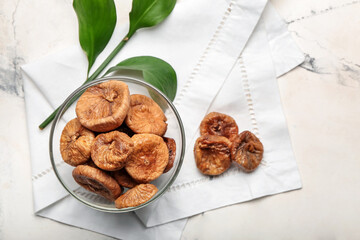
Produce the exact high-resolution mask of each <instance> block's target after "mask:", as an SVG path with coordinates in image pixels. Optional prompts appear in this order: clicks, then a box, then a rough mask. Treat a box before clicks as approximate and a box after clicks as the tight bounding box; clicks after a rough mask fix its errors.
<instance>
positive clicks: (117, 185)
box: [60, 80, 176, 208]
mask: <svg viewBox="0 0 360 240" xmlns="http://www.w3.org/2000/svg"><path fill="white" fill-rule="evenodd" d="M75 111H76V116H77V118H75V119H73V120H71V121H69V122H68V123H67V124H66V126H65V128H64V129H63V131H62V134H61V139H60V151H61V155H62V158H63V160H64V161H65V162H66V163H68V164H70V165H72V166H74V167H75V168H74V170H73V172H72V175H73V177H74V179H75V181H76V182H77V183H78V184H79V185H80V186H82V187H83V188H85V189H87V190H89V191H91V192H94V193H97V194H99V195H101V196H103V197H105V198H107V199H108V200H110V201H115V206H116V207H117V208H127V207H134V206H138V205H140V204H143V203H145V202H147V201H148V200H150V199H151V198H152V197H153V196H154V195H155V194H156V192H157V191H158V189H157V188H156V186H155V185H153V184H151V183H150V182H151V181H153V180H155V179H157V178H158V177H159V176H160V175H161V174H163V173H165V172H167V171H169V170H170V169H171V168H172V166H173V163H174V160H175V154H176V143H175V140H174V139H172V138H166V137H164V134H165V132H166V130H167V123H166V121H167V119H166V116H165V114H164V112H163V111H162V109H161V108H160V107H159V105H158V104H157V103H156V102H155V101H154V100H152V99H151V98H149V97H147V96H144V95H140V94H133V95H130V92H129V88H128V86H127V84H126V83H124V82H121V81H115V80H110V81H107V82H103V83H100V84H98V85H95V86H92V87H90V88H88V89H87V90H86V91H85V92H84V93H83V94H82V95H81V97H80V98H79V100H78V102H77V104H76V109H75ZM124 188H128V190H127V191H126V192H125V193H123V192H124Z"/></svg>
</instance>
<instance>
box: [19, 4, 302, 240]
mask: <svg viewBox="0 0 360 240" xmlns="http://www.w3.org/2000/svg"><path fill="white" fill-rule="evenodd" d="M265 4H266V1H251V2H248V1H241V0H238V1H235V0H233V1H221V0H216V1H213V2H212V4H208V1H206V0H197V1H190V0H187V1H186V0H183V1H180V2H179V3H177V6H176V7H175V9H174V12H173V13H172V14H171V16H170V17H169V18H168V19H167V20H166V21H165V22H164V23H163V24H161V25H160V26H158V27H156V28H152V29H144V30H143V31H139V32H138V33H137V34H135V35H134V38H133V39H132V40H131V41H129V43H128V44H127V45H126V47H125V48H124V49H123V50H122V51H121V53H120V54H119V55H118V56H117V57H116V58H115V60H114V61H113V62H112V63H111V64H110V65H109V66H112V65H114V64H116V63H118V62H120V61H121V60H123V59H125V58H128V57H133V56H138V55H152V56H156V57H160V58H162V59H164V60H165V61H167V62H169V63H170V64H171V65H172V66H173V67H174V68H175V69H176V72H177V75H178V94H177V96H176V99H175V101H174V103H175V105H176V107H177V108H178V110H179V112H180V115H181V117H182V120H183V122H184V125H185V126H186V136H187V142H188V145H187V146H188V147H187V151H188V152H187V153H186V156H185V160H184V164H183V167H182V170H181V172H180V175H179V177H178V179H177V181H176V183H175V184H174V185H173V186H172V187H171V188H170V190H169V191H168V192H167V193H166V194H165V195H164V196H163V197H162V198H161V199H160V200H159V201H157V202H155V203H154V204H151V205H149V206H148V207H146V208H144V209H142V210H141V211H138V212H137V213H136V214H137V216H138V217H139V218H140V219H141V221H142V222H143V223H144V224H145V225H146V226H155V225H159V224H162V225H159V226H156V227H150V228H146V227H145V226H144V225H142V224H141V222H140V220H139V219H138V218H137V216H136V215H135V214H134V213H127V214H108V213H102V212H98V211H95V210H93V209H90V208H87V207H85V206H83V205H82V204H81V203H79V202H77V201H76V200H75V199H73V198H71V197H69V196H68V193H67V192H66V191H65V190H64V189H63V187H62V186H61V185H60V183H59V182H58V180H57V178H56V177H55V174H54V173H53V172H52V168H51V164H50V161H49V157H48V156H49V154H48V151H47V146H48V138H49V128H46V129H45V130H43V131H40V130H38V128H37V126H38V124H39V123H40V122H41V121H42V120H43V119H44V118H45V117H47V115H48V114H49V113H50V112H52V111H53V109H55V108H56V107H57V106H58V105H59V104H61V103H62V101H63V100H64V99H65V97H66V96H67V95H69V94H70V93H71V92H72V91H73V90H74V89H76V88H77V87H78V86H79V85H80V84H81V83H82V82H83V81H84V79H85V77H86V76H85V74H86V69H87V64H86V58H85V56H84V54H83V52H82V51H81V49H80V48H79V47H78V46H76V47H72V48H69V49H66V50H64V51H62V52H59V53H56V54H52V55H49V56H48V57H46V58H44V59H41V60H39V61H36V62H34V63H31V64H27V65H25V66H23V67H22V69H23V71H24V74H23V75H24V89H25V101H26V113H27V123H28V131H29V142H30V149H31V161H32V172H33V178H32V181H33V192H34V208H35V212H36V213H37V214H38V215H41V216H44V217H48V218H51V219H54V220H57V221H61V222H64V223H67V224H71V225H74V226H78V227H82V228H86V229H91V230H92V231H96V232H99V233H103V234H106V235H109V236H113V237H117V238H125V239H144V238H150V239H154V238H166V239H178V238H179V236H180V234H181V231H182V229H183V227H184V226H185V223H186V219H185V220H178V219H180V218H185V217H187V216H191V215H194V214H197V213H199V212H202V211H206V210H210V209H214V208H218V207H221V206H225V205H229V204H234V203H238V202H242V201H247V200H250V199H253V198H256V197H260V196H265V195H271V194H275V193H279V192H283V191H288V190H292V189H296V188H299V187H301V183H300V178H299V175H298V170H297V167H296V163H295V160H294V157H293V153H292V150H291V146H290V140H289V136H288V132H287V127H286V122H285V119H284V116H283V113H282V110H281V103H280V99H279V93H278V89H277V84H276V80H275V76H276V75H281V74H283V73H285V72H287V71H289V70H290V69H292V68H293V67H295V66H296V65H298V64H300V63H301V62H302V61H303V54H301V52H300V51H299V50H298V49H297V47H296V45H295V44H294V43H293V41H292V39H291V38H290V36H289V34H288V32H287V30H286V25H285V24H284V23H283V22H282V21H281V19H280V18H279V16H278V15H277V14H276V12H275V11H274V9H273V8H272V7H271V5H268V6H267V8H266V11H265V12H264V14H263V15H262V18H261V20H260V21H259V18H260V16H261V13H262V11H263V9H264V7H265ZM256 24H258V25H257V26H256ZM255 26H256V30H255V31H254V28H255ZM253 31H254V34H253V35H252V36H251V40H250V41H249V42H248V44H247V46H246V48H245V50H244V52H243V54H242V55H240V54H241V52H242V50H243V48H244V46H245V44H246V42H247V41H248V38H249V37H250V35H251V33H252V32H253ZM125 33H126V29H125V27H124V26H122V27H119V28H118V29H116V31H115V33H114V37H113V38H112V39H111V41H110V43H109V46H108V47H107V48H106V49H105V51H104V54H102V55H100V57H99V61H97V62H96V63H95V68H96V67H97V66H98V65H99V64H100V61H101V60H102V59H104V57H105V56H106V55H107V54H108V53H109V52H110V51H111V50H112V48H113V47H114V46H115V45H116V43H117V42H118V41H119V40H120V39H121V37H122V36H124V35H125ZM275 72H276V75H275ZM250 103H251V104H250ZM209 111H219V112H224V113H227V114H229V115H232V116H233V117H234V118H235V119H236V121H237V122H238V125H239V128H240V129H249V130H253V131H254V132H255V133H257V134H258V136H259V137H260V139H261V140H262V141H263V143H264V147H265V155H264V161H265V162H266V165H261V166H260V167H259V169H258V170H257V171H256V172H254V173H252V174H248V175H246V174H244V173H242V172H238V170H236V168H232V169H230V170H229V171H228V172H227V173H225V174H223V175H222V176H221V177H217V178H208V177H204V176H202V175H201V174H200V173H199V172H198V171H197V170H196V166H195V165H194V159H193V156H192V153H191V151H192V146H193V143H194V139H196V137H197V136H198V126H199V123H200V121H201V119H202V118H203V116H204V115H205V114H206V113H207V112H209ZM280 146H281V147H280ZM45 149H46V150H45ZM57 164H58V165H59V167H62V166H64V164H63V163H62V162H59V163H57ZM211 179H212V180H211ZM214 189H216V191H214ZM174 220H178V221H174ZM169 221H173V222H171V223H167V222H169ZM163 223H166V224H163Z"/></svg>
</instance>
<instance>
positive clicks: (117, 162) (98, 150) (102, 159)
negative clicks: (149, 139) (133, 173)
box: [91, 131, 134, 171]
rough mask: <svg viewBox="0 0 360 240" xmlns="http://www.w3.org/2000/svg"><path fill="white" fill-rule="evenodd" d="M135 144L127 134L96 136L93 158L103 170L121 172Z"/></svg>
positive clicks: (112, 133)
mask: <svg viewBox="0 0 360 240" xmlns="http://www.w3.org/2000/svg"><path fill="white" fill-rule="evenodd" d="M133 147H134V144H133V141H132V140H131V138H130V137H129V136H128V135H126V134H125V133H122V132H119V131H112V132H108V133H102V134H99V135H98V136H96V138H95V141H94V144H93V145H92V147H91V158H92V160H93V161H94V163H95V164H96V166H98V167H99V168H101V169H104V170H107V171H116V170H120V169H121V168H123V167H124V166H125V163H126V161H127V158H128V156H129V155H130V154H131V152H132V150H133Z"/></svg>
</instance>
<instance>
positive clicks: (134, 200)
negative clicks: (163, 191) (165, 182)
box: [115, 184, 158, 208]
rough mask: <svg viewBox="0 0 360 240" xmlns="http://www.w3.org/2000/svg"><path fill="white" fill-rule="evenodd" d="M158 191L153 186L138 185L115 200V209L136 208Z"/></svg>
mask: <svg viewBox="0 0 360 240" xmlns="http://www.w3.org/2000/svg"><path fill="white" fill-rule="evenodd" d="M157 191H158V189H157V188H156V186H155V185H153V184H140V185H137V186H135V187H134V188H132V189H130V190H128V191H127V192H126V193H124V194H123V195H121V196H120V197H119V198H118V199H116V200H115V206H116V207H117V208H127V207H136V206H138V205H141V204H143V203H146V202H147V201H149V200H150V199H151V198H152V197H153V196H154V195H155V194H156V192H157Z"/></svg>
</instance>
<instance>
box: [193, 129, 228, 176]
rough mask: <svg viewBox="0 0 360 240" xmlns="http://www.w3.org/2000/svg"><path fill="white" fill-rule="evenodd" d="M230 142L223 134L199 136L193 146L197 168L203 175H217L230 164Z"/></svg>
mask: <svg viewBox="0 0 360 240" xmlns="http://www.w3.org/2000/svg"><path fill="white" fill-rule="evenodd" d="M230 148H231V142H230V140H229V139H227V138H226V137H223V136H217V135H208V134H207V135H204V136H200V137H199V138H198V139H197V140H196V142H195V147H194V155H195V162H196V166H197V168H198V169H199V170H200V171H201V172H202V173H203V174H205V175H219V174H221V173H223V172H225V171H226V170H227V169H228V168H229V167H230V166H231V154H230Z"/></svg>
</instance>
